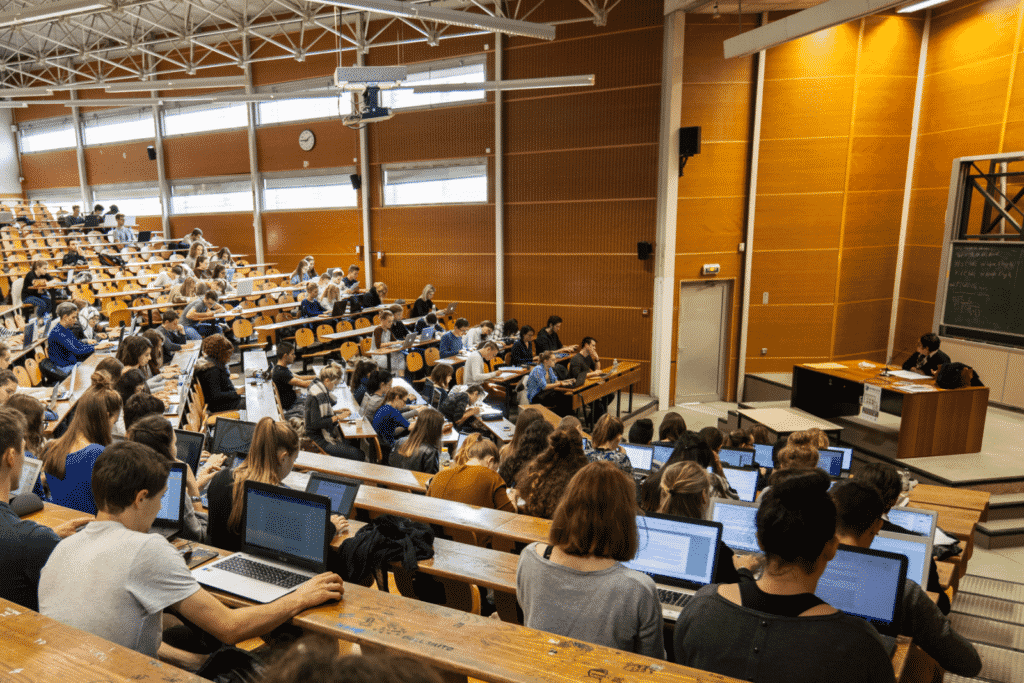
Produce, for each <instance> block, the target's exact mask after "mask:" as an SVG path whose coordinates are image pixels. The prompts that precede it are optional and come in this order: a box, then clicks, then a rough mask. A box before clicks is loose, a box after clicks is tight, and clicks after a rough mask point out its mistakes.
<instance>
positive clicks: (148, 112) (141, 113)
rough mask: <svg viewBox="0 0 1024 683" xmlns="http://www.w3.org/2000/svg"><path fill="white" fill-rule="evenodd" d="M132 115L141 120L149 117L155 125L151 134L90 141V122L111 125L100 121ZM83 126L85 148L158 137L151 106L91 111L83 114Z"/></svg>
mask: <svg viewBox="0 0 1024 683" xmlns="http://www.w3.org/2000/svg"><path fill="white" fill-rule="evenodd" d="M132 116H138V117H139V120H142V119H143V118H146V119H149V123H150V124H151V125H152V126H153V128H152V133H151V134H149V135H144V136H142V137H133V138H123V137H122V138H118V139H117V140H110V141H107V142H89V140H88V138H89V128H90V126H89V124H90V122H93V125H100V126H102V125H110V124H103V123H100V122H102V121H104V120H109V119H126V118H128V117H132ZM81 126H82V147H83V148H84V147H101V146H103V145H116V144H120V143H122V142H137V141H139V140H155V139H156V126H157V122H156V121H155V120H154V119H153V110H152V107H149V106H145V107H138V108H130V109H129V108H124V109H122V108H115V109H106V110H104V111H99V112H90V113H88V114H82V117H81Z"/></svg>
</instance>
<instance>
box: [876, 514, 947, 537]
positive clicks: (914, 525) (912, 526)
mask: <svg viewBox="0 0 1024 683" xmlns="http://www.w3.org/2000/svg"><path fill="white" fill-rule="evenodd" d="M887 517H888V518H889V521H890V522H892V523H893V524H895V525H897V526H901V527H903V528H904V529H906V530H907V531H909V532H911V533H914V534H921V535H922V536H927V537H928V538H930V539H932V541H934V540H935V523H936V520H937V519H938V517H939V513H938V512H936V511H935V510H924V509H922V508H910V507H903V508H893V509H892V510H889V514H888V515H887Z"/></svg>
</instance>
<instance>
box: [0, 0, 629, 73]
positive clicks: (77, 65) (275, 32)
mask: <svg viewBox="0 0 1024 683" xmlns="http://www.w3.org/2000/svg"><path fill="white" fill-rule="evenodd" d="M108 1H109V2H110V3H111V5H112V9H109V10H101V11H92V12H90V13H87V14H82V15H76V16H64V17H60V18H57V19H51V20H47V21H36V22H27V23H24V24H21V25H17V26H13V27H8V28H3V29H0V87H6V88H27V87H38V86H47V85H61V84H67V83H116V82H123V81H138V80H149V79H164V78H168V77H172V76H181V75H195V74H197V73H200V72H201V71H203V70H212V69H224V68H225V67H235V68H239V69H243V68H244V67H245V65H246V64H247V63H248V64H252V63H259V62H269V61H275V60H282V59H294V60H296V61H299V62H302V61H305V59H307V58H309V57H312V56H319V55H327V54H333V55H337V56H338V62H339V64H340V63H341V55H342V54H343V53H346V52H350V53H352V54H357V53H364V54H365V53H366V51H368V50H369V48H370V47H386V46H398V45H408V44H412V43H427V44H429V45H437V44H438V43H439V42H440V41H441V40H450V39H455V38H464V37H470V36H477V35H484V34H486V33H489V32H490V31H484V30H479V29H472V28H465V27H460V26H455V25H452V24H446V23H443V22H441V21H431V20H428V19H421V18H409V17H394V16H381V15H378V14H373V13H367V12H361V11H355V10H349V9H344V8H341V7H337V6H331V5H329V4H324V3H323V2H318V1H314V0H108ZM422 1H424V0H412V2H411V3H410V4H413V3H417V4H420V3H421V2H422ZM544 2H545V0H448V1H446V2H434V3H431V4H430V5H425V9H427V10H429V9H438V10H441V9H443V10H450V9H458V10H460V11H463V12H465V11H467V10H472V13H473V14H480V16H481V17H497V18H502V19H512V20H518V21H526V20H527V18H528V17H529V16H530V15H531V14H532V13H533V12H534V10H536V9H537V8H538V7H540V6H541V5H543V4H544ZM579 2H580V4H581V5H583V7H585V8H586V10H587V11H588V12H589V13H590V14H591V16H590V17H586V18H584V19H582V20H588V21H589V20H592V21H594V23H595V24H597V25H604V24H605V22H606V21H607V16H608V12H610V11H611V10H612V9H613V8H614V7H615V6H616V5H617V4H618V3H619V2H620V0H579ZM34 6H39V0H8V1H6V2H4V1H2V0H0V16H5V15H8V14H10V13H12V12H15V11H18V10H23V9H25V8H28V7H34ZM358 15H362V16H363V17H364V19H367V20H364V21H362V22H358V21H356V17H357V16H358ZM576 21H579V20H576ZM396 23H398V24H401V25H403V26H407V27H409V28H410V29H411V30H412V31H413V32H414V35H412V36H410V37H405V36H401V37H400V38H398V39H395V38H394V37H393V31H391V30H390V29H392V27H394V26H395V25H396ZM385 36H387V38H385ZM243 38H249V40H250V51H249V53H248V55H244V54H243V53H242V46H241V42H242V39H243ZM353 61H354V60H353ZM200 75H201V74H200Z"/></svg>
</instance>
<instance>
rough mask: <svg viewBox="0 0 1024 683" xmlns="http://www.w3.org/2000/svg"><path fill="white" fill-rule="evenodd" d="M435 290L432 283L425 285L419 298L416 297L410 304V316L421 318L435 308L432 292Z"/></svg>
mask: <svg viewBox="0 0 1024 683" xmlns="http://www.w3.org/2000/svg"><path fill="white" fill-rule="evenodd" d="M436 291H437V290H436V289H435V288H434V285H427V286H425V287H424V288H423V293H422V294H420V298H419V299H416V301H414V302H413V304H412V313H411V316H412V317H413V318H422V317H423V316H425V315H426V314H428V313H432V312H433V311H435V310H437V306H435V305H434V293H435V292H436Z"/></svg>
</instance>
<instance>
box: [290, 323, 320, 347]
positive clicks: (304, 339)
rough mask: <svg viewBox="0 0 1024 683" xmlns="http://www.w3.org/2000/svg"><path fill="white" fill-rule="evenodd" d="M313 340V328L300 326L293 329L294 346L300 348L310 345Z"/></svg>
mask: <svg viewBox="0 0 1024 683" xmlns="http://www.w3.org/2000/svg"><path fill="white" fill-rule="evenodd" d="M315 341H316V339H314V337H313V330H311V329H309V328H308V327H300V328H299V329H298V330H296V331H295V348H297V349H302V348H305V347H307V346H311V345H312V344H313V343H314V342H315Z"/></svg>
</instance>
